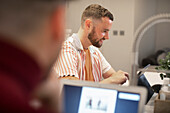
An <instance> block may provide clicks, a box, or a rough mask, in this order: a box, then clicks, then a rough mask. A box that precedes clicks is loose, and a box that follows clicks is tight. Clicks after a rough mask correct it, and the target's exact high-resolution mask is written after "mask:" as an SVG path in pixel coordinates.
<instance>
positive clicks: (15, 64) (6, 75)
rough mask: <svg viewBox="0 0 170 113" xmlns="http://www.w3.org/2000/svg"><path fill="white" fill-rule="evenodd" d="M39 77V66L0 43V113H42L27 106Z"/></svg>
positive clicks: (20, 52)
mask: <svg viewBox="0 0 170 113" xmlns="http://www.w3.org/2000/svg"><path fill="white" fill-rule="evenodd" d="M41 77H42V74H41V70H40V68H39V66H38V65H37V63H36V62H35V61H34V60H33V59H32V58H31V57H30V56H29V55H28V54H26V53H25V52H23V51H21V50H20V49H18V48H16V47H14V46H12V45H10V44H7V43H5V42H3V41H0V113H44V112H45V111H44V109H43V110H42V109H38V110H35V109H33V108H32V107H31V106H30V105H29V102H30V95H31V92H32V91H33V90H34V88H35V87H36V86H37V85H38V84H39V83H40V81H41Z"/></svg>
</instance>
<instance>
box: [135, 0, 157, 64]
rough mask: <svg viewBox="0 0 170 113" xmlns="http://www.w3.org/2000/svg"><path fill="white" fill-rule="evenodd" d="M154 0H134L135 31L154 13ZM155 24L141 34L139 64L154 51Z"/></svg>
mask: <svg viewBox="0 0 170 113" xmlns="http://www.w3.org/2000/svg"><path fill="white" fill-rule="evenodd" d="M156 6H157V4H156V0H135V21H134V23H135V29H134V30H135V31H136V30H137V28H138V27H139V26H140V25H141V24H142V23H143V22H144V21H145V20H147V19H148V18H149V17H151V16H153V15H155V14H156ZM155 28H156V27H155V26H153V27H152V28H151V29H149V30H148V31H147V32H146V33H145V34H144V36H143V38H142V40H141V42H140V46H139V64H141V61H142V59H143V58H145V57H147V56H149V55H151V54H153V53H154V52H155V32H156V31H155Z"/></svg>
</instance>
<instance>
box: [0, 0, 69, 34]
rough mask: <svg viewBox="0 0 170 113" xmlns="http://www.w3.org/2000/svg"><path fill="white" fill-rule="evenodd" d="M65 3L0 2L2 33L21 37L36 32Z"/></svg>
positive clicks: (53, 0)
mask: <svg viewBox="0 0 170 113" xmlns="http://www.w3.org/2000/svg"><path fill="white" fill-rule="evenodd" d="M65 1H66V0H0V15H1V16H0V32H2V33H8V34H12V35H21V36H24V35H27V34H29V33H33V32H36V30H38V29H40V28H41V25H42V23H43V22H44V20H46V19H47V18H50V15H52V13H53V12H54V10H55V9H56V8H57V7H58V5H61V4H62V3H65Z"/></svg>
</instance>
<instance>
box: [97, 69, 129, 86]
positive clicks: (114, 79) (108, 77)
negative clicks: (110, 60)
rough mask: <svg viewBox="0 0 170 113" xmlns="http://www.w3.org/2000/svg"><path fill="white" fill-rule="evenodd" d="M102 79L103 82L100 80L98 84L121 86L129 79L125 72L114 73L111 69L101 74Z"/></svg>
mask: <svg viewBox="0 0 170 113" xmlns="http://www.w3.org/2000/svg"><path fill="white" fill-rule="evenodd" d="M103 78H104V80H102V81H101V82H100V83H107V84H123V83H125V82H126V80H127V79H129V75H128V73H127V72H123V71H121V70H119V71H118V72H116V71H115V70H114V69H113V68H111V69H109V70H108V71H107V72H106V73H104V74H103Z"/></svg>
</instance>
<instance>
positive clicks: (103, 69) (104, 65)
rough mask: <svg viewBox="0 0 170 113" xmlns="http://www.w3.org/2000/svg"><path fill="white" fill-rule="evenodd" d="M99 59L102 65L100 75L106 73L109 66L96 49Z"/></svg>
mask: <svg viewBox="0 0 170 113" xmlns="http://www.w3.org/2000/svg"><path fill="white" fill-rule="evenodd" d="M97 51H98V53H99V55H100V57H101V65H102V74H104V73H106V72H107V71H109V69H110V68H111V65H110V64H109V63H108V62H107V60H106V59H105V57H104V56H103V55H102V53H101V52H100V51H99V50H98V49H97Z"/></svg>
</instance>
